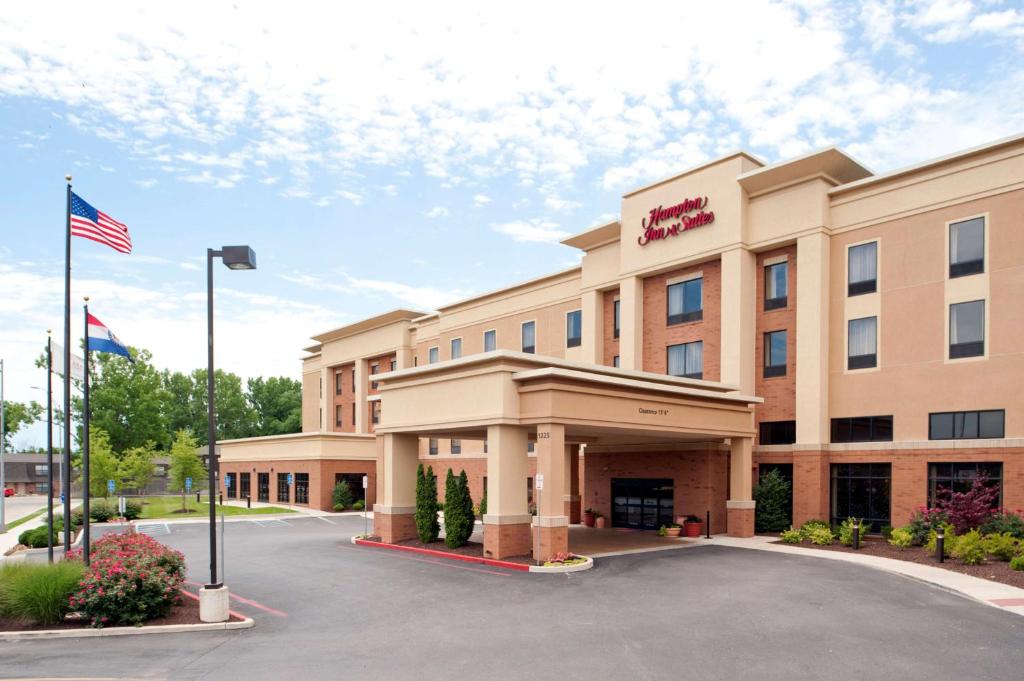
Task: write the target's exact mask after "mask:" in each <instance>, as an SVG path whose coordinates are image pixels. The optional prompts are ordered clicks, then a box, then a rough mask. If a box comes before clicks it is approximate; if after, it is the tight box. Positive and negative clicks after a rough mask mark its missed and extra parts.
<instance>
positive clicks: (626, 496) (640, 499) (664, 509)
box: [612, 478, 675, 530]
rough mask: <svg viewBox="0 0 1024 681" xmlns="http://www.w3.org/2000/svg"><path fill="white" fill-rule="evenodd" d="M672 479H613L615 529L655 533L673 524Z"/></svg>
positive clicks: (613, 518) (613, 520)
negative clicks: (631, 529)
mask: <svg viewBox="0 0 1024 681" xmlns="http://www.w3.org/2000/svg"><path fill="white" fill-rule="evenodd" d="M672 492H673V485H672V480H671V479H670V478H664V479H662V478H612V527H630V528H633V529H637V530H656V529H658V528H659V527H661V526H662V525H668V524H669V523H672V522H674V520H675V517H674V514H673V512H674V510H675V508H674V506H673V496H672Z"/></svg>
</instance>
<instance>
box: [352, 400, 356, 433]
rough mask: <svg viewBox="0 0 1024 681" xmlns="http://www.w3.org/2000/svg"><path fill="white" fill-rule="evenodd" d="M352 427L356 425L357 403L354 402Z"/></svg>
mask: <svg viewBox="0 0 1024 681" xmlns="http://www.w3.org/2000/svg"><path fill="white" fill-rule="evenodd" d="M352 427H353V428H355V427H356V403H355V402H353V403H352Z"/></svg>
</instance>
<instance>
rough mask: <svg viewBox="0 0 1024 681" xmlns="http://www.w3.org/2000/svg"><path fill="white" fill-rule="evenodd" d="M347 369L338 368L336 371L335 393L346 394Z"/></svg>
mask: <svg viewBox="0 0 1024 681" xmlns="http://www.w3.org/2000/svg"><path fill="white" fill-rule="evenodd" d="M344 384H345V370H344V369H337V370H336V371H335V372H334V394H335V395H344V394H345V385H344Z"/></svg>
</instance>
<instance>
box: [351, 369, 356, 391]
mask: <svg viewBox="0 0 1024 681" xmlns="http://www.w3.org/2000/svg"><path fill="white" fill-rule="evenodd" d="M355 393H356V367H355V365H354V364H353V365H352V394H353V395H354V394H355Z"/></svg>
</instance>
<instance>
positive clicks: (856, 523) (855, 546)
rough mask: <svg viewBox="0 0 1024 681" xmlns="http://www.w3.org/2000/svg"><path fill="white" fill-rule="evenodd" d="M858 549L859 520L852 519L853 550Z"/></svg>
mask: <svg viewBox="0 0 1024 681" xmlns="http://www.w3.org/2000/svg"><path fill="white" fill-rule="evenodd" d="M858 549H860V521H859V520H854V521H853V550H854V551H856V550H858Z"/></svg>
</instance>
